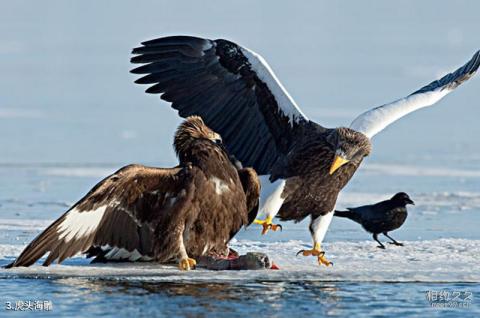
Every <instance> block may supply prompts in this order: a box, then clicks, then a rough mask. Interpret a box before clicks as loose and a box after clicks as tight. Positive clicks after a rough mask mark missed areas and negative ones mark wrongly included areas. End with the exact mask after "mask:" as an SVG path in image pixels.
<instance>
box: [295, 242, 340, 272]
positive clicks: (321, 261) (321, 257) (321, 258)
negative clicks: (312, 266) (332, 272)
mask: <svg viewBox="0 0 480 318" xmlns="http://www.w3.org/2000/svg"><path fill="white" fill-rule="evenodd" d="M299 254H302V255H303V256H317V259H318V265H325V266H332V265H333V263H332V262H330V261H329V260H327V258H326V257H325V252H324V251H322V247H321V246H320V243H315V246H314V247H313V249H311V250H300V251H298V253H297V256H298V255H299Z"/></svg>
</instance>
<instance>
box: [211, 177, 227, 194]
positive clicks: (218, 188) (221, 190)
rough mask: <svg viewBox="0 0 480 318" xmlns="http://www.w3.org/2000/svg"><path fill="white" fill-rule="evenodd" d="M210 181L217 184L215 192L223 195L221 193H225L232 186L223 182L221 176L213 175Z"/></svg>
mask: <svg viewBox="0 0 480 318" xmlns="http://www.w3.org/2000/svg"><path fill="white" fill-rule="evenodd" d="M210 181H211V182H213V184H214V185H215V193H216V194H218V195H221V194H223V193H225V192H227V191H230V188H229V187H228V184H226V183H225V182H223V181H222V180H220V179H219V178H217V177H212V178H210Z"/></svg>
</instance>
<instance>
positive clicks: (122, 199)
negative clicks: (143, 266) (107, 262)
mask: <svg viewBox="0 0 480 318" xmlns="http://www.w3.org/2000/svg"><path fill="white" fill-rule="evenodd" d="M182 174H183V171H182V170H181V169H180V168H173V169H157V168H147V167H143V166H138V165H131V166H127V167H124V168H122V169H120V170H119V171H117V172H116V173H114V174H113V175H111V176H109V177H107V178H105V179H104V180H102V181H101V182H100V183H99V184H97V185H96V186H95V187H94V188H93V189H92V190H91V191H90V192H89V193H88V194H87V195H86V196H85V197H84V198H82V199H81V200H80V201H79V202H78V203H77V204H75V205H74V206H73V207H72V208H71V209H70V210H68V211H67V212H66V213H65V214H63V215H62V216H61V217H60V218H59V219H58V220H56V221H55V222H54V223H53V224H51V225H50V226H49V227H48V228H47V229H46V230H45V231H43V232H42V233H41V234H40V235H38V236H37V237H36V238H35V239H34V240H33V241H32V242H31V243H30V244H29V245H28V246H27V247H26V248H25V249H24V251H23V252H22V253H21V254H20V256H19V257H18V258H17V259H16V260H15V262H13V263H12V264H10V265H8V266H7V267H14V266H30V265H32V264H33V263H35V262H36V261H37V260H38V259H40V258H41V257H42V256H43V255H45V254H46V253H47V252H50V254H49V255H48V257H47V259H46V260H45V262H44V264H43V265H45V266H48V265H50V264H51V263H52V262H54V261H55V260H57V259H58V263H60V262H62V261H63V260H64V259H66V258H68V257H71V256H74V255H75V254H78V253H85V252H87V251H89V252H91V251H92V249H93V250H94V249H95V248H96V249H102V248H105V249H108V253H106V254H107V255H106V256H107V258H108V259H112V260H121V259H129V260H131V261H135V260H140V259H145V258H149V257H152V250H153V247H152V242H153V241H154V240H153V237H152V236H153V233H154V223H155V222H156V221H158V219H156V218H158V211H161V210H162V208H163V207H165V206H172V204H171V202H173V201H169V200H171V198H172V197H174V196H175V193H176V192H178V191H180V190H181V188H182V187H181V182H182ZM153 211H156V212H157V213H152V212H153ZM104 254H105V253H104Z"/></svg>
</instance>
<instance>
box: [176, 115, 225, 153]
mask: <svg viewBox="0 0 480 318" xmlns="http://www.w3.org/2000/svg"><path fill="white" fill-rule="evenodd" d="M199 139H206V140H210V141H212V142H213V143H215V144H217V145H220V146H221V145H222V138H221V137H220V135H219V134H217V133H216V132H214V131H213V130H211V129H210V128H209V127H208V126H207V125H205V123H204V122H203V120H202V118H201V117H200V116H189V117H187V118H186V119H185V121H184V122H183V123H181V124H180V126H178V128H177V132H176V133H175V137H174V140H173V146H174V147H175V152H176V153H177V155H178V156H179V157H180V156H181V154H182V153H185V152H186V151H187V150H188V149H189V148H190V147H191V146H192V144H193V142H195V141H197V140H199Z"/></svg>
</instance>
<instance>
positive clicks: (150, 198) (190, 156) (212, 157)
mask: <svg viewBox="0 0 480 318" xmlns="http://www.w3.org/2000/svg"><path fill="white" fill-rule="evenodd" d="M174 146H175V151H176V152H177V154H178V157H179V160H180V164H179V166H177V167H174V168H166V169H163V168H151V167H145V166H141V165H129V166H126V167H123V168H121V169H120V170H118V171H117V172H115V173H114V174H112V175H110V176H108V177H107V178H105V179H104V180H102V181H101V182H100V183H98V184H97V185H96V186H95V187H94V188H93V189H92V190H91V191H90V192H89V193H88V194H87V195H86V196H85V197H84V198H82V199H81V200H80V201H79V202H78V203H76V204H75V205H74V206H73V207H72V208H71V209H70V210H68V211H67V212H66V213H65V214H63V215H62V216H61V217H60V218H59V219H58V220H56V221H55V222H54V223H53V224H52V225H50V226H49V227H48V228H47V229H46V230H45V231H43V232H42V233H41V234H40V235H39V236H38V237H37V238H35V239H34V240H33V241H32V242H31V243H30V244H29V245H28V246H27V247H26V248H25V250H24V251H23V252H22V253H21V255H20V256H19V257H18V258H17V259H16V260H15V262H13V263H12V264H10V265H9V266H10V267H11V266H30V265H32V264H33V263H35V262H36V261H37V260H38V259H39V258H41V257H42V256H43V255H44V254H46V253H47V252H50V254H49V256H48V257H47V259H46V260H45V262H44V265H46V266H48V265H50V264H51V263H52V262H53V261H55V260H58V262H59V263H60V262H62V261H63V260H64V259H66V258H68V257H71V256H73V255H75V254H77V253H87V254H88V255H89V256H97V260H98V259H100V260H130V261H137V260H140V261H142V260H143V261H145V260H155V261H157V262H161V263H163V262H170V261H179V262H180V267H181V268H182V269H190V268H192V267H194V266H195V261H194V259H193V258H195V257H199V256H204V255H215V256H218V255H228V251H229V250H228V247H227V243H228V242H229V241H230V239H231V238H232V237H233V236H234V235H235V234H236V233H237V232H238V231H239V230H240V228H241V227H242V226H246V225H248V224H249V219H250V220H252V219H253V218H254V216H255V215H256V212H257V209H258V197H259V194H260V188H259V184H260V183H259V181H258V178H257V175H256V173H255V171H254V170H253V169H249V168H246V169H243V168H242V169H237V168H236V167H235V165H234V164H233V163H232V162H231V161H230V159H229V156H228V154H227V153H226V151H225V150H224V148H223V146H222V145H221V138H220V136H219V135H218V134H217V133H215V132H214V131H212V130H211V129H209V128H208V127H207V126H206V125H205V124H204V123H203V121H202V119H201V118H200V117H197V116H191V117H189V118H187V119H186V120H185V121H184V122H183V123H182V124H181V125H180V126H179V128H178V130H177V132H176V135H175V139H174ZM249 212H250V213H249ZM252 215H253V216H252ZM250 222H251V221H250Z"/></svg>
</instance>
